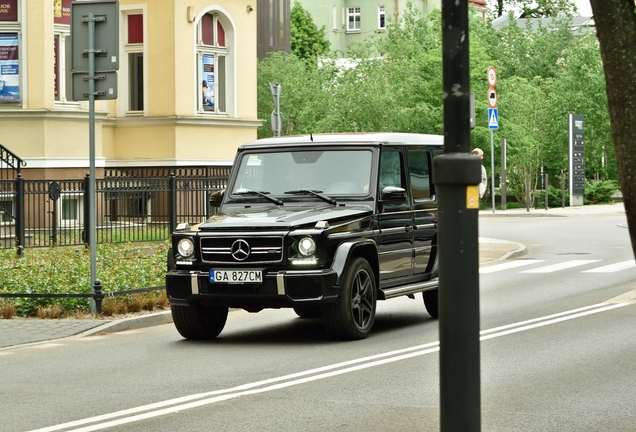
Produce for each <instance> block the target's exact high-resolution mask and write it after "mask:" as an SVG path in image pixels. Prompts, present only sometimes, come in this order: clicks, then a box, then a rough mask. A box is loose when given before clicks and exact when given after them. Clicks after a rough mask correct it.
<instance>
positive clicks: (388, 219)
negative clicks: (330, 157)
mask: <svg viewBox="0 0 636 432" xmlns="http://www.w3.org/2000/svg"><path fill="white" fill-rule="evenodd" d="M405 167H406V164H405V160H404V152H403V150H402V148H401V147H383V148H382V152H381V155H380V168H379V173H378V206H377V221H378V228H379V235H378V237H379V240H378V247H379V261H380V283H381V284H383V285H385V286H387V285H389V286H390V285H391V283H392V282H395V283H396V284H397V283H399V279H400V278H404V277H408V276H411V274H412V268H413V229H412V227H413V220H412V211H411V200H410V198H409V197H408V189H407V187H406V171H405ZM387 187H393V188H402V189H404V190H405V191H406V192H407V197H406V199H404V200H391V201H383V200H382V190H383V189H384V188H387Z"/></svg>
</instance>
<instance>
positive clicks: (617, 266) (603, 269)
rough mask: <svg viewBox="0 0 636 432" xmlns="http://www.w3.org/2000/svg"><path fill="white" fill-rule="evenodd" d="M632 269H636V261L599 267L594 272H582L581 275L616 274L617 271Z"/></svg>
mask: <svg viewBox="0 0 636 432" xmlns="http://www.w3.org/2000/svg"><path fill="white" fill-rule="evenodd" d="M632 267H636V260H630V261H623V262H619V263H616V264H610V265H606V266H603V267H597V268H595V269H592V270H585V271H582V272H581V273H615V272H617V271H621V270H626V269H628V268H632Z"/></svg>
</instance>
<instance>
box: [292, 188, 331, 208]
mask: <svg viewBox="0 0 636 432" xmlns="http://www.w3.org/2000/svg"><path fill="white" fill-rule="evenodd" d="M283 193H284V194H289V195H313V196H315V197H317V198H320V199H321V200H323V201H327V202H328V203H329V204H333V205H338V201H336V200H335V199H333V198H331V197H328V196H327V195H323V194H322V191H319V190H310V189H298V190H292V191H287V192H283Z"/></svg>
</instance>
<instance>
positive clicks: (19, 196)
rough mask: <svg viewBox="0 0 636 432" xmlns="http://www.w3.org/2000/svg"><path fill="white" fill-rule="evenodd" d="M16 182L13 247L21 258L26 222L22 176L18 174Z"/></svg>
mask: <svg viewBox="0 0 636 432" xmlns="http://www.w3.org/2000/svg"><path fill="white" fill-rule="evenodd" d="M15 182H16V200H17V203H16V204H17V205H16V209H15V213H16V218H15V247H16V250H17V253H18V256H19V257H21V256H23V255H24V247H25V240H26V235H25V231H26V230H25V226H26V220H25V215H24V179H23V178H22V174H20V173H18V178H17V179H16V180H15Z"/></svg>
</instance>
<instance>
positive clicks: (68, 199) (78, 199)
mask: <svg viewBox="0 0 636 432" xmlns="http://www.w3.org/2000/svg"><path fill="white" fill-rule="evenodd" d="M83 202H84V200H83V197H82V194H81V193H72V192H71V193H62V195H61V196H60V199H59V200H58V203H59V204H58V206H59V207H58V211H59V212H60V213H59V214H60V215H61V218H60V221H59V224H60V226H64V225H74V224H81V223H82V222H83V219H84V217H83V212H82V208H83Z"/></svg>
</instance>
